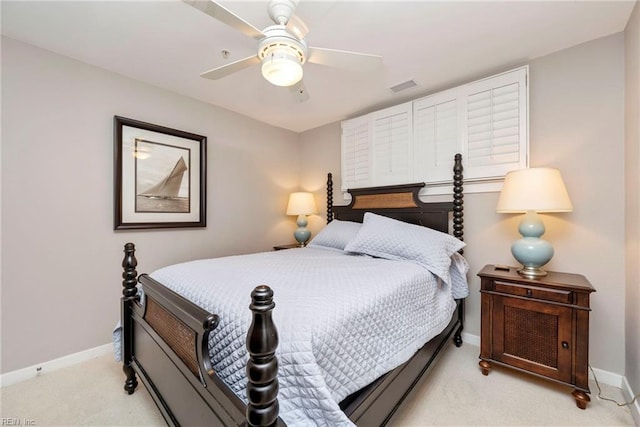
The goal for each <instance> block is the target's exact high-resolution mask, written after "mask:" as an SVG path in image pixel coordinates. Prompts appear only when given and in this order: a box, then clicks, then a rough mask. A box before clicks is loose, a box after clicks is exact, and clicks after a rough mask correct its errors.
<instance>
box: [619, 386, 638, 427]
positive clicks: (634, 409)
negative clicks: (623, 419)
mask: <svg viewBox="0 0 640 427" xmlns="http://www.w3.org/2000/svg"><path fill="white" fill-rule="evenodd" d="M621 388H622V394H623V395H624V399H625V401H627V402H630V401H631V399H633V396H635V395H636V393H638V390H636V391H635V393H634V390H633V389H632V388H631V385H630V384H629V382H628V381H627V377H622V387H621ZM629 410H630V411H631V415H633V420H634V421H635V422H636V425H637V426H640V399H636V401H635V402H634V403H633V404H632V405H629Z"/></svg>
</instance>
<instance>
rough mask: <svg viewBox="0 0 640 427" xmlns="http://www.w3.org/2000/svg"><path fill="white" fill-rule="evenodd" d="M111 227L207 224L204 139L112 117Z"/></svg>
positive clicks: (144, 123) (191, 134)
mask: <svg viewBox="0 0 640 427" xmlns="http://www.w3.org/2000/svg"><path fill="white" fill-rule="evenodd" d="M113 121H114V133H113V135H114V138H113V140H114V148H115V150H114V155H115V159H114V177H115V179H114V221H113V223H114V225H113V229H114V230H128V229H154V228H183V227H206V226H207V137H206V136H203V135H197V134H195V133H190V132H186V131H183V130H178V129H173V128H169V127H166V126H160V125H155V124H152V123H147V122H143V121H140V120H135V119H129V118H126V117H121V116H114V117H113Z"/></svg>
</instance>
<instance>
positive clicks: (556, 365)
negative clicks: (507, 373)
mask: <svg viewBox="0 0 640 427" xmlns="http://www.w3.org/2000/svg"><path fill="white" fill-rule="evenodd" d="M572 312H573V310H572V309H571V308H569V307H563V306H559V305H553V304H548V303H544V302H540V301H534V300H525V299H520V298H510V297H502V296H494V301H493V309H492V317H493V335H492V340H493V342H492V347H493V352H494V354H493V358H494V359H495V360H498V361H501V362H503V363H507V364H509V365H511V366H515V367H518V368H521V369H525V370H527V371H530V372H534V373H537V374H540V375H544V376H546V377H549V378H555V379H557V380H559V381H565V382H571V380H572V378H571V375H572V373H571V362H572V353H573V339H572Z"/></svg>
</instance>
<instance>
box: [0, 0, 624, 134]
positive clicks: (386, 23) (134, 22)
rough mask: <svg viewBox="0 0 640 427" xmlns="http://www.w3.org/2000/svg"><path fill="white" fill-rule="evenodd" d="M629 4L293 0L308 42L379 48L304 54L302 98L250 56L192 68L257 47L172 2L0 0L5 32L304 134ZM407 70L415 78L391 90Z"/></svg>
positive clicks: (538, 47)
mask: <svg viewBox="0 0 640 427" xmlns="http://www.w3.org/2000/svg"><path fill="white" fill-rule="evenodd" d="M220 3H221V4H223V5H224V6H225V7H227V8H228V9H229V10H231V11H233V12H234V13H236V14H237V15H239V16H241V17H242V18H244V19H245V20H246V21H248V22H250V23H251V24H253V25H254V26H255V27H257V28H259V29H262V28H265V27H267V26H268V25H271V24H272V22H271V20H270V19H269V17H268V15H267V3H266V2H264V1H260V2H256V1H253V2H248V1H221V2H220ZM634 4H635V2H634V0H628V1H614V0H610V1H500V2H488V1H471V2H460V1H310V0H301V2H300V5H299V6H298V9H297V11H296V14H297V15H298V17H300V18H301V19H302V20H303V21H304V22H305V24H306V25H307V26H308V27H309V34H308V35H307V37H306V41H307V43H308V45H310V46H316V47H325V48H332V49H340V50H348V51H355V52H363V53H370V54H376V55H381V56H382V57H383V66H382V68H381V69H380V70H378V71H376V72H369V73H359V72H354V71H345V70H342V69H337V68H331V67H327V66H321V65H316V64H310V63H308V64H305V67H304V72H305V75H304V83H305V85H306V88H307V92H308V93H309V96H310V99H309V100H308V101H306V102H302V103H301V102H298V101H297V100H296V99H295V98H294V97H293V96H292V94H291V92H290V90H289V89H288V88H281V87H276V86H273V85H271V84H269V83H268V82H267V81H265V80H264V79H263V78H262V76H261V75H260V67H259V66H253V67H251V68H248V69H245V70H243V71H240V72H237V73H235V74H232V75H230V76H227V77H225V78H223V79H221V80H207V79H203V78H201V77H200V76H199V74H200V73H201V72H203V71H206V70H209V69H212V68H215V67H217V66H220V65H223V64H225V63H228V62H231V61H235V60H238V59H241V58H244V57H246V56H250V55H253V54H255V49H256V45H257V41H256V40H254V39H252V38H249V37H248V36H245V35H244V34H242V33H240V32H238V31H236V30H234V29H232V28H230V27H228V26H226V25H224V24H222V23H220V22H218V21H217V20H215V19H213V18H211V17H210V16H208V15H206V14H204V13H202V12H200V11H199V10H197V9H195V8H193V7H191V6H189V5H188V4H186V3H183V2H181V1H178V0H165V1H24V0H23V1H5V0H3V1H2V3H1V7H2V10H1V13H2V34H3V35H5V36H8V37H11V38H14V39H16V40H20V41H24V42H27V43H30V44H33V45H36V46H39V47H42V48H45V49H48V50H51V51H53V52H57V53H59V54H62V55H66V56H69V57H72V58H75V59H78V60H80V61H83V62H86V63H89V64H93V65H96V66H98V67H101V68H104V69H107V70H111V71H114V72H116V73H119V74H122V75H125V76H128V77H131V78H134V79H137V80H141V81H144V82H147V83H150V84H152V85H155V86H158V87H161V88H165V89H168V90H171V91H174V92H177V93H180V94H183V95H187V96H190V97H193V98H196V99H199V100H202V101H205V102H208V103H210V104H214V105H218V106H221V107H224V108H227V109H229V110H233V111H236V112H238V113H241V114H244V115H246V116H249V117H253V118H255V119H257V120H260V121H263V122H266V123H269V124H271V125H274V126H278V127H282V128H285V129H290V130H292V131H295V132H302V131H305V130H308V129H312V128H315V127H318V126H321V125H324V124H327V123H331V122H335V121H338V120H342V119H345V118H349V117H353V116H356V115H359V114H362V113H366V112H369V111H372V110H376V109H379V108H381V107H386V106H390V105H395V104H398V103H401V102H403V101H406V100H409V99H415V98H417V97H419V96H421V95H424V94H427V93H429V92H433V91H436V90H441V89H445V88H447V87H449V86H452V85H455V84H458V83H464V82H466V81H470V80H474V79H477V78H480V77H482V76H485V75H489V74H493V73H496V72H500V71H506V70H507V69H509V68H511V67H515V66H518V65H522V64H526V63H527V62H528V61H529V60H531V59H533V58H536V57H539V56H542V55H546V54H549V53H551V52H555V51H558V50H561V49H564V48H567V47H570V46H574V45H577V44H580V43H583V42H586V41H588V40H592V39H596V38H599V37H603V36H606V35H609V34H613V33H616V32H620V31H623V30H624V28H625V25H626V22H627V20H628V18H629V16H630V14H631V11H632V9H633V7H634ZM222 50H228V51H230V52H231V55H230V58H228V59H224V58H223V57H222V55H221V51H222ZM43 72H44V73H46V70H43ZM410 79H413V80H415V81H416V82H417V83H418V87H416V88H413V89H409V90H407V91H404V92H400V93H398V94H394V93H392V92H391V91H390V90H389V87H391V86H394V85H396V84H399V83H402V82H405V81H407V80H410Z"/></svg>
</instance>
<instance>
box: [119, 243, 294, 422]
mask: <svg viewBox="0 0 640 427" xmlns="http://www.w3.org/2000/svg"><path fill="white" fill-rule="evenodd" d="M122 265H123V269H124V273H123V278H124V280H123V287H124V289H123V297H122V325H123V361H124V367H123V370H124V372H125V374H126V376H127V379H126V382H125V387H124V388H125V390H126V391H127V392H128V393H129V394H131V393H133V392H134V390H135V388H136V386H137V380H136V374H137V375H138V376H139V378H140V379H141V381H142V382H143V383H144V384H145V386H146V388H147V390H149V393H150V394H151V396H152V397H153V399H154V401H155V402H156V404H157V405H158V407H159V408H160V410H161V412H162V414H163V416H164V418H165V420H166V421H167V423H168V424H169V425H209V426H216V425H220V426H233V425H237V426H240V425H251V426H271V425H276V424H277V425H284V423H282V421H280V419H279V418H278V402H277V391H278V384H277V378H276V375H277V369H278V368H277V361H276V359H275V349H276V346H277V344H278V338H277V333H276V330H275V327H274V326H273V322H272V321H271V312H272V309H273V307H274V304H273V292H272V291H271V289H269V288H268V287H267V286H258V287H257V288H256V289H255V290H254V292H253V293H252V295H251V297H252V303H251V306H250V308H251V310H252V311H253V323H252V325H251V328H250V330H249V334H248V336H247V348H248V350H249V357H250V360H249V363H248V366H247V376H248V381H249V384H248V386H247V391H248V398H249V404H248V405H245V404H244V402H242V400H240V399H239V398H238V397H237V396H236V395H235V394H234V393H233V392H232V391H231V390H230V389H229V388H228V387H227V386H226V384H224V383H223V382H222V381H221V380H220V379H219V378H218V377H217V375H216V374H215V372H214V370H213V367H212V365H211V361H210V357H209V346H208V340H209V335H210V334H211V332H212V331H214V330H215V328H216V327H217V326H218V322H219V318H218V316H217V315H215V314H211V313H208V312H207V311H206V310H203V309H202V308H200V307H198V306H196V305H194V304H193V303H191V302H190V301H188V300H186V299H185V298H183V297H181V296H180V295H178V294H176V293H175V292H173V291H171V290H170V289H168V288H166V287H164V286H162V285H161V284H160V283H158V282H157V281H155V280H154V279H152V278H151V277H149V276H148V275H146V274H142V275H140V277H138V278H136V275H137V272H136V270H135V269H136V265H137V261H136V258H135V247H134V245H133V244H132V243H127V245H125V257H124V260H123V264H122ZM137 282H139V283H140V284H141V285H142V290H143V292H142V297H141V296H140V295H141V294H139V293H138V292H137V289H136V284H137ZM247 420H249V421H247Z"/></svg>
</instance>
